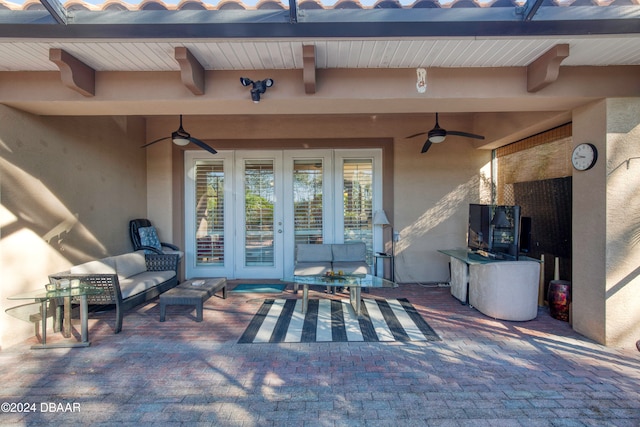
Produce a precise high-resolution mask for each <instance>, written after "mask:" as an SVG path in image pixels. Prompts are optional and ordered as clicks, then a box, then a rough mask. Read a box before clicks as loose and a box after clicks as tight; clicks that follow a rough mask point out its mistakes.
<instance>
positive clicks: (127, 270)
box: [113, 251, 147, 281]
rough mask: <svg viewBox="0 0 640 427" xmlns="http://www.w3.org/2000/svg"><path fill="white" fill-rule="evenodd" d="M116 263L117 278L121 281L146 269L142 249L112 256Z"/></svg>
mask: <svg viewBox="0 0 640 427" xmlns="http://www.w3.org/2000/svg"><path fill="white" fill-rule="evenodd" d="M113 259H114V260H115V265H116V273H117V274H118V280H120V281H122V280H123V279H126V278H128V277H131V276H135V275H136V274H140V273H143V272H145V271H147V262H146V260H145V258H144V251H136V252H131V253H127V254H122V255H116V256H114V257H113Z"/></svg>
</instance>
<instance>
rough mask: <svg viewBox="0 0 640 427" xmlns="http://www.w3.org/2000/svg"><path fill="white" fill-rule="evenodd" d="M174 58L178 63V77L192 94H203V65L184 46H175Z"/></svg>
mask: <svg viewBox="0 0 640 427" xmlns="http://www.w3.org/2000/svg"><path fill="white" fill-rule="evenodd" d="M175 58H176V61H178V64H179V65H180V78H181V79H182V84H184V85H185V86H186V87H187V88H188V89H189V90H190V91H191V92H192V93H193V94H194V95H204V67H203V66H202V64H200V62H199V61H198V60H197V59H196V57H195V56H193V54H192V53H191V51H189V49H187V48H186V47H182V46H179V47H176V49H175Z"/></svg>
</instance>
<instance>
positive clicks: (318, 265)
mask: <svg viewBox="0 0 640 427" xmlns="http://www.w3.org/2000/svg"><path fill="white" fill-rule="evenodd" d="M327 271H331V263H330V262H297V263H296V266H295V268H294V269H293V275H294V276H321V275H323V274H325V273H326V272H327Z"/></svg>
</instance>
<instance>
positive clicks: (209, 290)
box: [160, 277, 227, 322]
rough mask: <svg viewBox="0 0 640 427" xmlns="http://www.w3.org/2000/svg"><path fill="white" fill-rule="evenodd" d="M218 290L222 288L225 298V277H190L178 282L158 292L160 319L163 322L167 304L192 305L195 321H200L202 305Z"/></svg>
mask: <svg viewBox="0 0 640 427" xmlns="http://www.w3.org/2000/svg"><path fill="white" fill-rule="evenodd" d="M219 290H222V298H227V279H225V278H224V277H214V278H206V279H191V280H186V281H184V282H182V283H180V284H179V285H178V286H176V287H175V288H173V289H169V290H168V291H167V292H165V293H163V294H160V321H161V322H164V319H165V314H166V310H167V306H168V305H193V306H195V307H196V321H197V322H202V318H203V316H202V311H203V308H202V305H203V304H204V302H205V301H206V300H208V299H209V298H211V296H213V294H215V293H216V292H218V291H219Z"/></svg>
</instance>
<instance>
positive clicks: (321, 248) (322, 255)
mask: <svg viewBox="0 0 640 427" xmlns="http://www.w3.org/2000/svg"><path fill="white" fill-rule="evenodd" d="M332 260H333V254H332V253H331V245H312V244H309V243H301V244H299V245H297V246H296V263H299V262H315V263H319V262H329V263H330V262H331V261H332Z"/></svg>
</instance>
